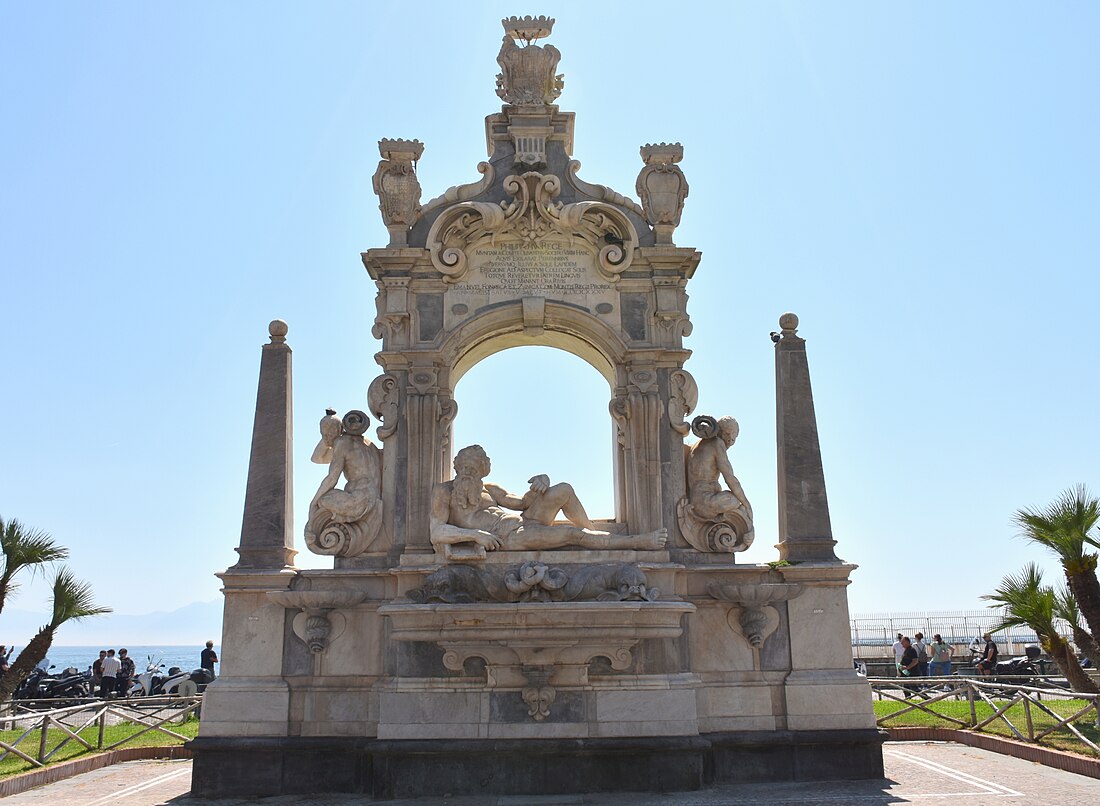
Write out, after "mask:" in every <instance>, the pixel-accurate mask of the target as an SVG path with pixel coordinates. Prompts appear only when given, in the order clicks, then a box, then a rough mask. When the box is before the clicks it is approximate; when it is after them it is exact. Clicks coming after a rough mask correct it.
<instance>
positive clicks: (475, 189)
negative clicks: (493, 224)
mask: <svg viewBox="0 0 1100 806" xmlns="http://www.w3.org/2000/svg"><path fill="white" fill-rule="evenodd" d="M477 172H478V173H479V174H481V180H480V181H479V182H471V183H470V184H468V185H455V186H454V187H451V188H447V190H445V191H444V192H443V194H442V195H440V196H436V197H435V198H434V199H432V200H431V201H429V202H428V203H427V204H425V205H424V206H423V207H422V208H421V209H420V215H422V216H423V215H426V214H427V213H430V212H431V211H432V210H435V209H436V208H437V207H444V206H446V205H448V204H457V203H459V202H464V201H469V200H470V199H476V198H477V197H478V196H480V195H481V194H482V193H484V192H485V191H486V190H488V189H489V188H490V187H492V185H493V180H494V179H496V171H494V170H493V166H492V165H490V164H489V163H488V162H479V163H478V164H477Z"/></svg>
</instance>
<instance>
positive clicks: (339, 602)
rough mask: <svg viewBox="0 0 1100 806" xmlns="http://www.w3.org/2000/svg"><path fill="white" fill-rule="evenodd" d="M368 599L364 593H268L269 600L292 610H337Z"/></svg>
mask: <svg viewBox="0 0 1100 806" xmlns="http://www.w3.org/2000/svg"><path fill="white" fill-rule="evenodd" d="M366 597H367V594H366V593H365V592H363V591H312V590H310V591H268V592H267V598H268V599H270V600H271V601H273V602H275V604H277V605H281V606H283V607H286V608H289V609H291V610H295V609H296V610H337V609H339V608H342V607H354V606H355V605H357V604H359V603H360V602H362V601H363V600H364V599H365V598H366Z"/></svg>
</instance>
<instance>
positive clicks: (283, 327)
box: [267, 319, 290, 344]
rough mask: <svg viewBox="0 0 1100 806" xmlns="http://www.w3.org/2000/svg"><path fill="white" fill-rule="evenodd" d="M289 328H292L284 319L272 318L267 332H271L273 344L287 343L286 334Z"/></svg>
mask: <svg viewBox="0 0 1100 806" xmlns="http://www.w3.org/2000/svg"><path fill="white" fill-rule="evenodd" d="M289 330H290V328H289V327H287V324H286V322H284V321H283V320H282V319H272V320H271V324H269V325H268V326H267V332H268V333H269V334H271V343H272V344H285V343H286V334H287V332H288V331H289Z"/></svg>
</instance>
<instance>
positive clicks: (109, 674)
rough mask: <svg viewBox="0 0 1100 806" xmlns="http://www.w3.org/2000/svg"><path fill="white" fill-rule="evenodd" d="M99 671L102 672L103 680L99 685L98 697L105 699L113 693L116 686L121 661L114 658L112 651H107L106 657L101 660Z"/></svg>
mask: <svg viewBox="0 0 1100 806" xmlns="http://www.w3.org/2000/svg"><path fill="white" fill-rule="evenodd" d="M100 669H101V670H102V672H103V679H102V680H101V681H100V683H99V696H100V697H103V698H104V699H106V698H107V697H108V696H110V695H111V694H113V693H114V691H115V687H116V686H117V685H118V673H119V671H121V670H122V661H120V660H119V659H118V658H116V657H115V651H114V650H113V649H108V650H107V657H105V658H104V659H103V665H102V666H101V667H100Z"/></svg>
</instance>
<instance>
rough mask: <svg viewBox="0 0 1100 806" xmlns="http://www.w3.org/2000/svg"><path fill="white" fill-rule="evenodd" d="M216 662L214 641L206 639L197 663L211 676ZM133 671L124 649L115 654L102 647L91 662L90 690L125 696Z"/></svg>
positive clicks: (132, 677) (128, 690)
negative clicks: (208, 671) (207, 670)
mask: <svg viewBox="0 0 1100 806" xmlns="http://www.w3.org/2000/svg"><path fill="white" fill-rule="evenodd" d="M217 662H218V653H216V652H215V651H214V642H213V641H207V642H206V648H205V649H204V650H203V651H202V653H201V654H200V655H199V665H200V666H202V668H204V669H209V670H210V676H211V678H213V677H214V664H215V663H217ZM135 673H136V669H135V666H134V659H133V658H131V657H130V655H129V653H128V652H127V651H126V650H125V649H120V650H119V651H118V654H117V655H116V654H115V651H114V650H113V649H102V650H100V652H99V657H98V658H96V659H95V660H94V661H93V662H92V691H93V692H96V691H98V692H99V696H100V697H104V698H106V697H110V696H111V695H112V694H114V695H117V696H119V697H125V696H126V695H127V694H129V693H130V685H131V683H132V682H133V679H134V675H135Z"/></svg>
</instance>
